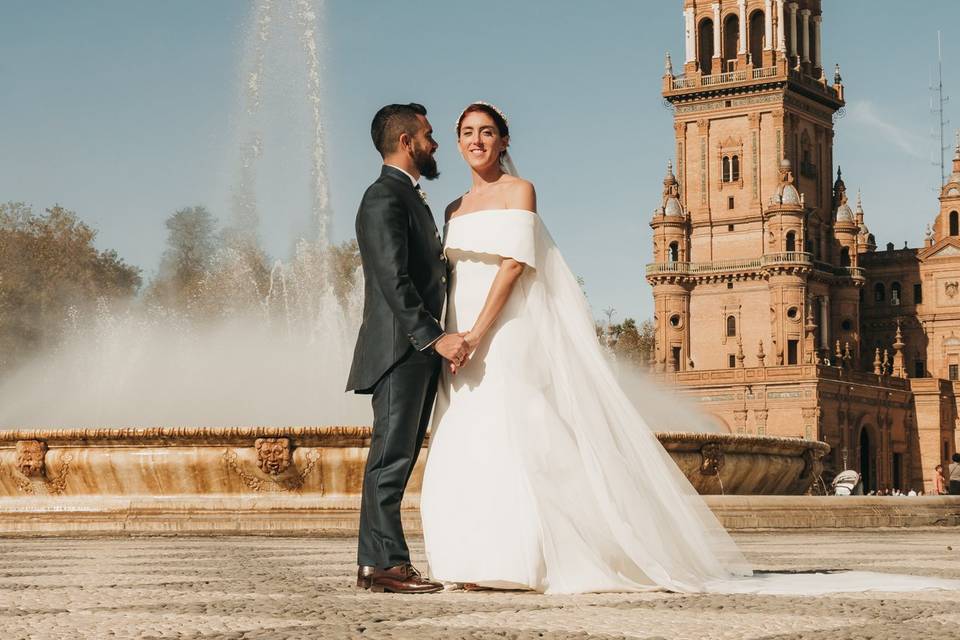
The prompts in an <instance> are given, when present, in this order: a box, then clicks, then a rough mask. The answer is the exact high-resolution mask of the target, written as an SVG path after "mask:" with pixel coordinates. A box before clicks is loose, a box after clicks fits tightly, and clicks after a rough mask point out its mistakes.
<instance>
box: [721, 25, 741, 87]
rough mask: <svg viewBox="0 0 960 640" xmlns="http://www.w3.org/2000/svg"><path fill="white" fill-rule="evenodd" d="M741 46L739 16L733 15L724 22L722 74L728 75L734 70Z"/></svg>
mask: <svg viewBox="0 0 960 640" xmlns="http://www.w3.org/2000/svg"><path fill="white" fill-rule="evenodd" d="M739 46H740V19H739V18H738V17H737V14H735V13H731V14H730V15H729V16H727V18H726V20H724V21H723V68H722V69H720V73H728V72H730V71H733V70H734V67H735V66H736V60H737V49H738V48H739Z"/></svg>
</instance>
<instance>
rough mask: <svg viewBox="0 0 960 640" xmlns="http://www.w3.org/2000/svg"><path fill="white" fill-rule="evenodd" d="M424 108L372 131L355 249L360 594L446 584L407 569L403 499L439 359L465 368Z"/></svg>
mask: <svg viewBox="0 0 960 640" xmlns="http://www.w3.org/2000/svg"><path fill="white" fill-rule="evenodd" d="M426 116H427V110H426V109H425V108H424V107H423V106H422V105H419V104H414V103H411V104H391V105H387V106H385V107H383V108H382V109H380V111H378V112H377V114H376V115H375V116H374V118H373V124H372V125H371V127H370V133H371V135H372V136H373V144H374V146H375V147H376V148H377V151H379V152H380V155H381V156H382V157H383V169H382V170H381V172H380V177H379V178H378V179H377V180H376V182H374V183H373V184H372V185H370V187H369V188H368V189H367V191H366V193H364V194H363V200H362V201H361V203H360V210H359V211H358V212H357V243H358V244H359V245H360V258H361V260H362V262H363V277H364V300H363V324H362V325H361V327H360V335H359V336H358V338H357V346H356V349H355V351H354V355H353V366H352V367H351V368H350V377H349V379H348V381H347V391H354V392H356V393H368V394H373V435H372V438H371V440H370V452H369V454H368V457H367V466H366V469H365V471H364V474H363V496H362V499H361V502H360V544H359V550H358V553H357V563H358V564H359V565H360V566H359V568H358V570H357V587H359V588H369V589H371V590H373V591H390V592H393V593H431V592H434V591H439V590H440V589H442V588H443V586H442V585H441V584H440V583H438V582H432V581H430V580H427V579H425V578H423V577H422V576H421V575H420V573H419V572H418V571H417V570H416V569H414V568H413V565H411V564H410V551H409V550H408V549H407V543H406V540H404V537H403V526H402V524H401V522H400V501H401V499H402V498H403V492H404V489H405V488H406V486H407V481H408V480H409V479H410V474H411V472H412V471H413V466H414V464H415V463H416V461H417V455H418V454H419V453H420V448H421V446H422V445H423V438H424V435H425V434H426V430H427V423H428V421H429V419H430V412H431V409H432V408H433V400H434V397H435V396H436V393H437V380H438V378H439V375H440V365H441V358H440V356H442V357H443V358H446V359H447V360H448V361H449V362H450V366H451V369H452V370H453V371H454V372H455V371H456V368H457V367H458V366H459V365H460V364H462V362H463V359H464V357H465V354H466V344H465V342H464V339H463V337H462V336H460V335H456V334H449V335H448V334H445V333H444V332H443V328H442V327H441V326H440V321H439V318H440V316H441V312H442V310H443V304H444V299H445V297H446V291H447V262H446V257H445V256H444V255H443V246H442V244H441V241H440V234H439V233H438V231H437V225H436V223H435V222H434V220H433V214H432V213H430V208H429V207H428V206H427V204H426V196H425V195H424V193H423V191H421V189H420V184H419V180H420V178H421V177H423V178H426V179H427V180H433V179H434V178H436V177H437V176H439V175H440V173H439V172H438V171H437V163H436V160H434V158H433V154H434V153H435V152H436V150H437V143H436V142H435V141H434V140H433V135H432V134H433V129H432V128H431V127H430V122H429V121H428V120H427V117H426Z"/></svg>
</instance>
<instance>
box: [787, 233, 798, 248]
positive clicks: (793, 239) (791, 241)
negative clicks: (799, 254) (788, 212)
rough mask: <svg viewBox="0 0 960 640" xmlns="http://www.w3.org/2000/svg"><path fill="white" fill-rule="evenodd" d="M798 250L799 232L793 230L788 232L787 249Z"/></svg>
mask: <svg viewBox="0 0 960 640" xmlns="http://www.w3.org/2000/svg"><path fill="white" fill-rule="evenodd" d="M796 250H797V234H795V233H794V232H793V231H788V232H787V251H796Z"/></svg>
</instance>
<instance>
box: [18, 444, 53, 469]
mask: <svg viewBox="0 0 960 640" xmlns="http://www.w3.org/2000/svg"><path fill="white" fill-rule="evenodd" d="M16 451H17V459H16V462H15V465H16V467H17V471H19V472H20V473H21V474H23V475H24V476H26V477H28V478H35V477H41V478H42V477H43V476H44V474H45V473H46V469H45V468H44V464H43V459H44V456H46V455H47V443H45V442H41V441H39V440H18V441H17V449H16Z"/></svg>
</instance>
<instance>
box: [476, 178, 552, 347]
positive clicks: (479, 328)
mask: <svg viewBox="0 0 960 640" xmlns="http://www.w3.org/2000/svg"><path fill="white" fill-rule="evenodd" d="M507 204H508V206H507V208H508V209H522V210H524V211H532V212H534V213H536V211H537V194H536V192H535V191H534V188H533V184H531V183H530V182H527V181H526V180H518V181H517V185H516V186H515V187H514V188H512V189H511V190H510V194H509V198H508V203H507ZM523 269H524V264H523V263H522V262H519V261H517V260H514V259H513V258H504V259H503V260H501V261H500V270H499V271H497V275H496V277H494V279H493V284H491V285H490V292H489V293H487V299H486V301H485V302H484V303H483V309H481V310H480V315H478V316H477V321H476V322H474V324H473V328H472V329H470V331H468V332H467V333H466V335H465V336H464V339H465V340H466V341H467V348H468V349H469V351H470V353H472V352H473V351H474V349H476V348H477V345H479V344H480V342H481V341H482V340H483V336H484V335H486V333H487V331H489V330H490V327H492V326H493V323H494V322H496V320H497V317H498V316H499V315H500V312H501V311H503V307H504V305H505V304H506V303H507V300H508V299H509V298H510V293H511V292H512V291H513V285H514V284H515V283H516V282H517V279H519V278H520V276H521V275H522V274H523Z"/></svg>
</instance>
